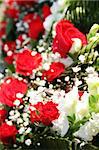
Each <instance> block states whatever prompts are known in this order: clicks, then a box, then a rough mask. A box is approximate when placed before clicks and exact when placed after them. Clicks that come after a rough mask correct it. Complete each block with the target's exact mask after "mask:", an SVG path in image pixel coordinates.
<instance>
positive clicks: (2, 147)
mask: <svg viewBox="0 0 99 150" xmlns="http://www.w3.org/2000/svg"><path fill="white" fill-rule="evenodd" d="M0 150H4V145H3V144H2V143H1V142H0Z"/></svg>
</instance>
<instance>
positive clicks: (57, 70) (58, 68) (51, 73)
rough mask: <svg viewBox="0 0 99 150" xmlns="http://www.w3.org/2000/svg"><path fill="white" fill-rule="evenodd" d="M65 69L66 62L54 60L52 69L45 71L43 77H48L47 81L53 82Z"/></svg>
mask: <svg viewBox="0 0 99 150" xmlns="http://www.w3.org/2000/svg"><path fill="white" fill-rule="evenodd" d="M64 71H65V66H64V64H62V63H60V62H53V63H52V64H51V65H50V69H49V70H48V71H43V74H42V79H45V78H46V79H47V81H49V82H51V81H53V80H54V79H55V78H57V77H59V76H60V75H61V74H62V73H63V72H64Z"/></svg>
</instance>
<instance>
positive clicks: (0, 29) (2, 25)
mask: <svg viewBox="0 0 99 150" xmlns="http://www.w3.org/2000/svg"><path fill="white" fill-rule="evenodd" d="M6 25H7V22H6V21H2V22H0V38H1V37H2V36H4V35H6Z"/></svg>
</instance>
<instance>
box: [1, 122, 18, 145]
mask: <svg viewBox="0 0 99 150" xmlns="http://www.w3.org/2000/svg"><path fill="white" fill-rule="evenodd" d="M16 134H17V129H16V127H15V126H14V125H13V126H9V125H8V124H6V123H3V124H2V125H1V126H0V140H1V141H2V142H3V143H4V144H8V143H10V142H15V139H16Z"/></svg>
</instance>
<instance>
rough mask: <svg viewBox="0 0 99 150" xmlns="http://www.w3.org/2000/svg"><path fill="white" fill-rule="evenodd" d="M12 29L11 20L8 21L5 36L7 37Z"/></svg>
mask: <svg viewBox="0 0 99 150" xmlns="http://www.w3.org/2000/svg"><path fill="white" fill-rule="evenodd" d="M12 28H13V19H9V21H8V24H7V27H6V35H7V36H8V35H9V33H10V32H11V30H12Z"/></svg>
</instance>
